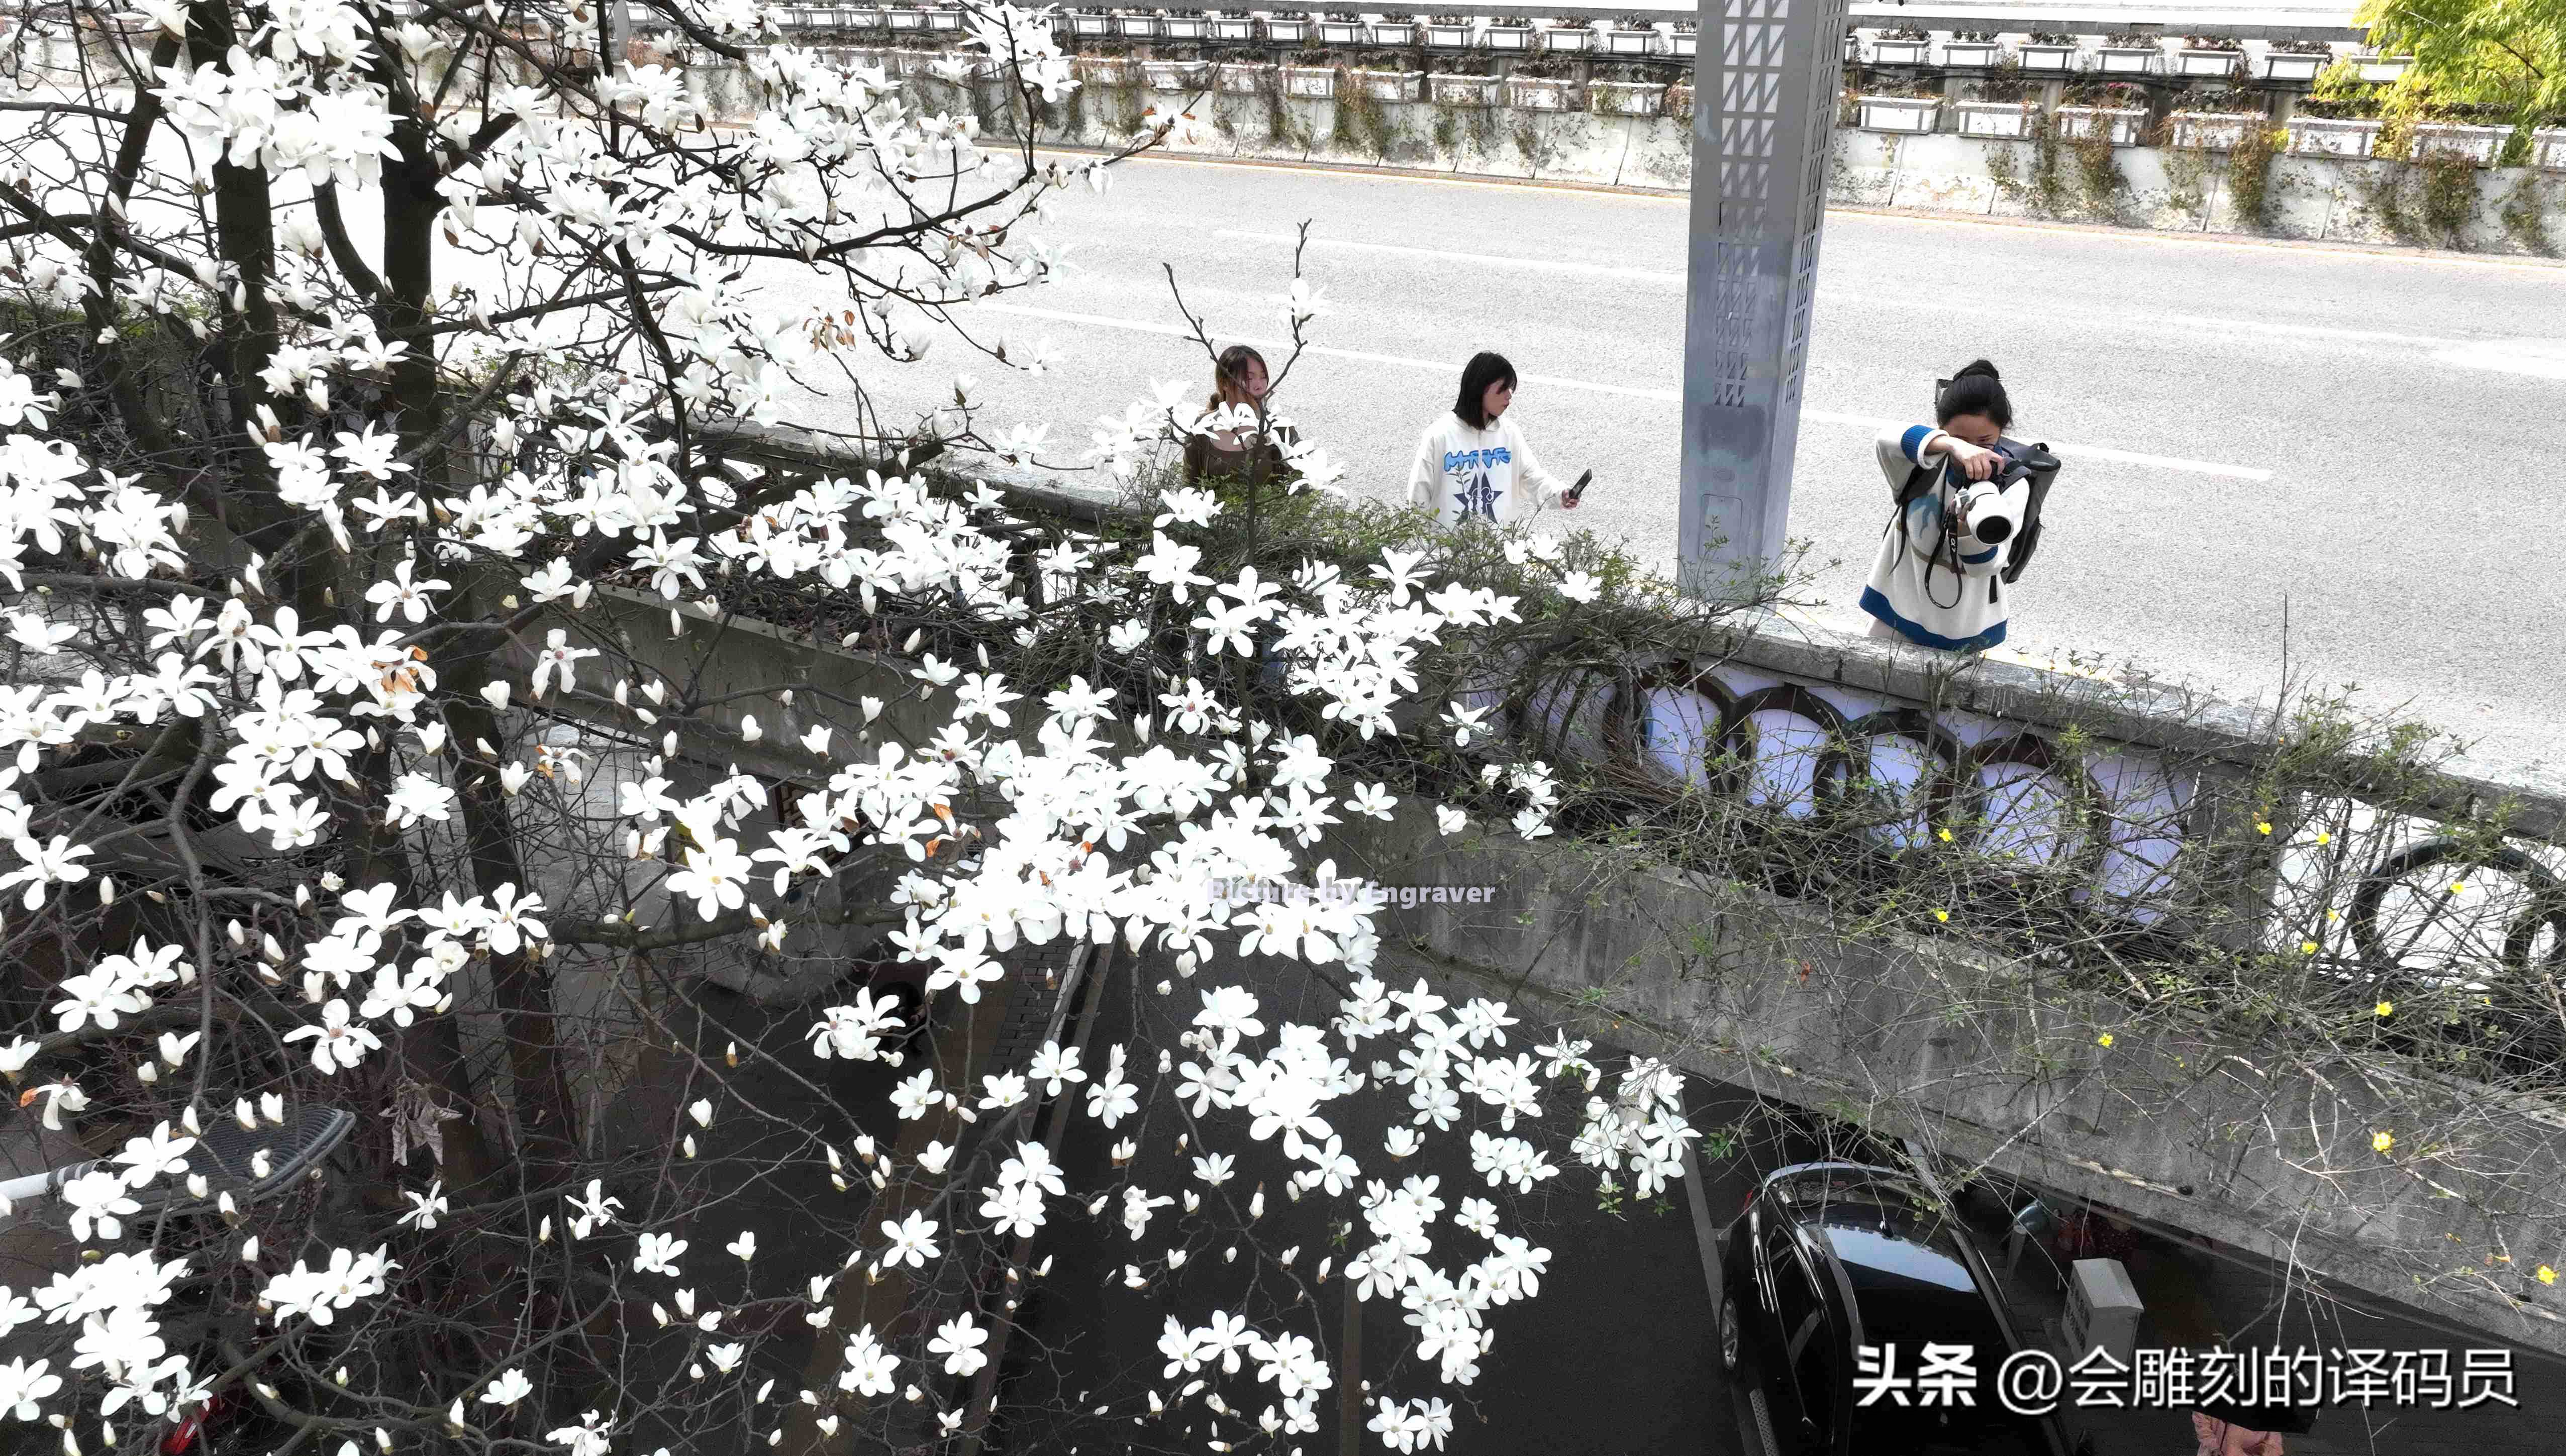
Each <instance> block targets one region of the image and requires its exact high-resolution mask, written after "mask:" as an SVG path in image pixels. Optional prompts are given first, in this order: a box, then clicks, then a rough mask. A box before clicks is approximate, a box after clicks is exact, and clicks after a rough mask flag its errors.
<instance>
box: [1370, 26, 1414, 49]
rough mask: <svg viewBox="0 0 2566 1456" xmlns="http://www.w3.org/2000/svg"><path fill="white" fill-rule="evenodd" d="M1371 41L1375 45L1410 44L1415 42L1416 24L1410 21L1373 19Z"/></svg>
mask: <svg viewBox="0 0 2566 1456" xmlns="http://www.w3.org/2000/svg"><path fill="white" fill-rule="evenodd" d="M1372 43H1373V44H1374V45H1376V46H1412V45H1414V44H1416V26H1415V24H1414V22H1412V21H1406V20H1382V21H1375V22H1374V23H1373V27H1372Z"/></svg>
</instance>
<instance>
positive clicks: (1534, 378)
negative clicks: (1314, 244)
mask: <svg viewBox="0 0 2566 1456" xmlns="http://www.w3.org/2000/svg"><path fill="white" fill-rule="evenodd" d="M966 308H968V309H972V310H978V311H980V312H982V313H991V314H1009V315H1013V316H1015V317H1017V318H1024V319H1048V320H1050V321H1052V322H1054V323H1060V324H1079V325H1084V326H1086V327H1088V328H1091V329H1121V330H1124V331H1126V332H1128V333H1134V334H1156V335H1159V336H1161V337H1164V338H1169V339H1186V338H1190V337H1192V336H1191V334H1190V332H1189V331H1187V330H1186V329H1184V328H1182V327H1180V326H1178V325H1175V324H1154V323H1150V322H1148V321H1146V320H1141V319H1113V318H1107V317H1105V316H1104V315H1101V314H1075V313H1070V312H1068V311H1066V310H1062V309H1037V308H1030V307H1027V306H1025V305H1022V304H988V303H982V304H971V305H967V306H966ZM1220 339H1221V341H1222V342H1224V343H1229V344H1244V345H1247V346H1249V347H1250V348H1253V349H1260V350H1275V351H1280V350H1285V349H1289V348H1290V347H1291V341H1289V340H1284V339H1244V338H1232V337H1230V336H1228V335H1222V336H1220ZM1302 352H1303V353H1305V354H1313V355H1319V356H1322V357H1324V358H1328V359H1344V360H1353V361H1356V362H1357V363H1360V364H1389V365H1392V366H1393V367H1396V368H1410V369H1430V370H1432V371H1434V372H1436V373H1442V374H1457V373H1459V372H1460V371H1461V366H1460V365H1459V364H1453V363H1450V362H1448V361H1445V360H1437V359H1411V358H1408V357H1406V356H1404V355H1396V354H1374V353H1371V352H1370V351H1367V350H1360V349H1332V348H1329V347H1328V346H1326V345H1321V344H1313V345H1309V346H1306V347H1305V348H1304V349H1303V351H1302ZM1518 376H1519V377H1520V378H1521V379H1522V380H1523V381H1524V382H1525V383H1527V384H1543V385H1548V386H1549V387H1551V388H1555V389H1576V390H1580V391H1583V392H1585V393H1589V394H1614V395H1619V396H1621V397H1623V398H1627V399H1653V400H1658V401H1660V402H1663V403H1668V404H1681V403H1682V402H1683V394H1682V392H1681V391H1679V390H1675V389H1652V388H1648V387H1645V386H1642V385H1638V384H1606V383H1599V382H1597V381H1595V380H1593V379H1563V378H1560V377H1559V376H1557V375H1555V374H1533V373H1520V372H1519V374H1518ZM1800 417H1801V418H1802V419H1814V420H1817V421H1819V422H1821V423H1824V424H1844V425H1854V426H1857V427H1859V428H1862V429H1867V430H1875V431H1876V430H1885V429H1901V428H1904V427H1906V426H1908V425H1911V424H1914V423H1915V422H1916V421H1914V420H1912V419H1884V418H1879V417H1876V416H1873V415H1867V414H1845V413H1842V412H1840V411H1837V410H1833V409H1811V408H1806V407H1803V408H1802V409H1801V410H1800ZM2049 448H2050V450H2051V451H2052V452H2053V453H2055V454H2057V455H2060V456H2062V457H2064V458H2067V459H2071V460H2078V459H2082V460H2112V461H2117V462H2119V463H2121V464H2124V465H2141V466H2147V467H2149V468H2151V469H2156V470H2177V471H2181V472H2184V473H2186V474H2191V475H2214V476H2219V477H2222V478H2225V479H2228V480H2252V481H2265V480H2270V479H2271V478H2272V472H2271V471H2269V470H2264V469H2259V468H2257V467H2255V466H2251V465H2229V464H2224V463H2222V462H2219V461H2215V460H2185V459H2181V458H2179V457H2176V456H2172V455H2143V454H2139V453H2136V452H2134V451H2130V450H2114V449H2108V448H2106V447H2104V446H2101V445H2051V446H2050V447H2049Z"/></svg>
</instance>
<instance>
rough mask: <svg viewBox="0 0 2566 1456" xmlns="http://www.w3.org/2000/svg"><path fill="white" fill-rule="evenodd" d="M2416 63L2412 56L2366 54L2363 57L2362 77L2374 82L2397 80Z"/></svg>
mask: <svg viewBox="0 0 2566 1456" xmlns="http://www.w3.org/2000/svg"><path fill="white" fill-rule="evenodd" d="M2414 64H2415V58H2414V57H2412V56H2364V57H2362V58H2361V79H2362V80H2364V81H2367V82H2371V83H2373V84H2377V83H2379V82H2384V81H2395V80H2396V79H2397V78H2398V77H2400V76H2403V75H2405V74H2406V68H2407V67H2409V66H2412V65H2414Z"/></svg>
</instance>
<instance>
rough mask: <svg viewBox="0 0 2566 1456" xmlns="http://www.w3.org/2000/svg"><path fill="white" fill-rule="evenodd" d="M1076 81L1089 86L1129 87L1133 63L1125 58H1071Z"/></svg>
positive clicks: (1132, 76)
mask: <svg viewBox="0 0 2566 1456" xmlns="http://www.w3.org/2000/svg"><path fill="white" fill-rule="evenodd" d="M1070 59H1071V61H1072V62H1073V63H1075V69H1076V70H1077V72H1078V79H1079V80H1081V81H1083V82H1086V83H1087V84H1088V85H1089V86H1130V85H1131V84H1132V82H1133V79H1134V70H1133V63H1132V61H1131V59H1130V58H1129V57H1125V56H1073V57H1071V58H1070Z"/></svg>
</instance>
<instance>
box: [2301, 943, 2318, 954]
mask: <svg viewBox="0 0 2566 1456" xmlns="http://www.w3.org/2000/svg"><path fill="white" fill-rule="evenodd" d="M2316 953H2317V943H2316V942H2315V941H2313V940H2302V941H2300V942H2299V954H2301V955H2314V954H2316Z"/></svg>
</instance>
